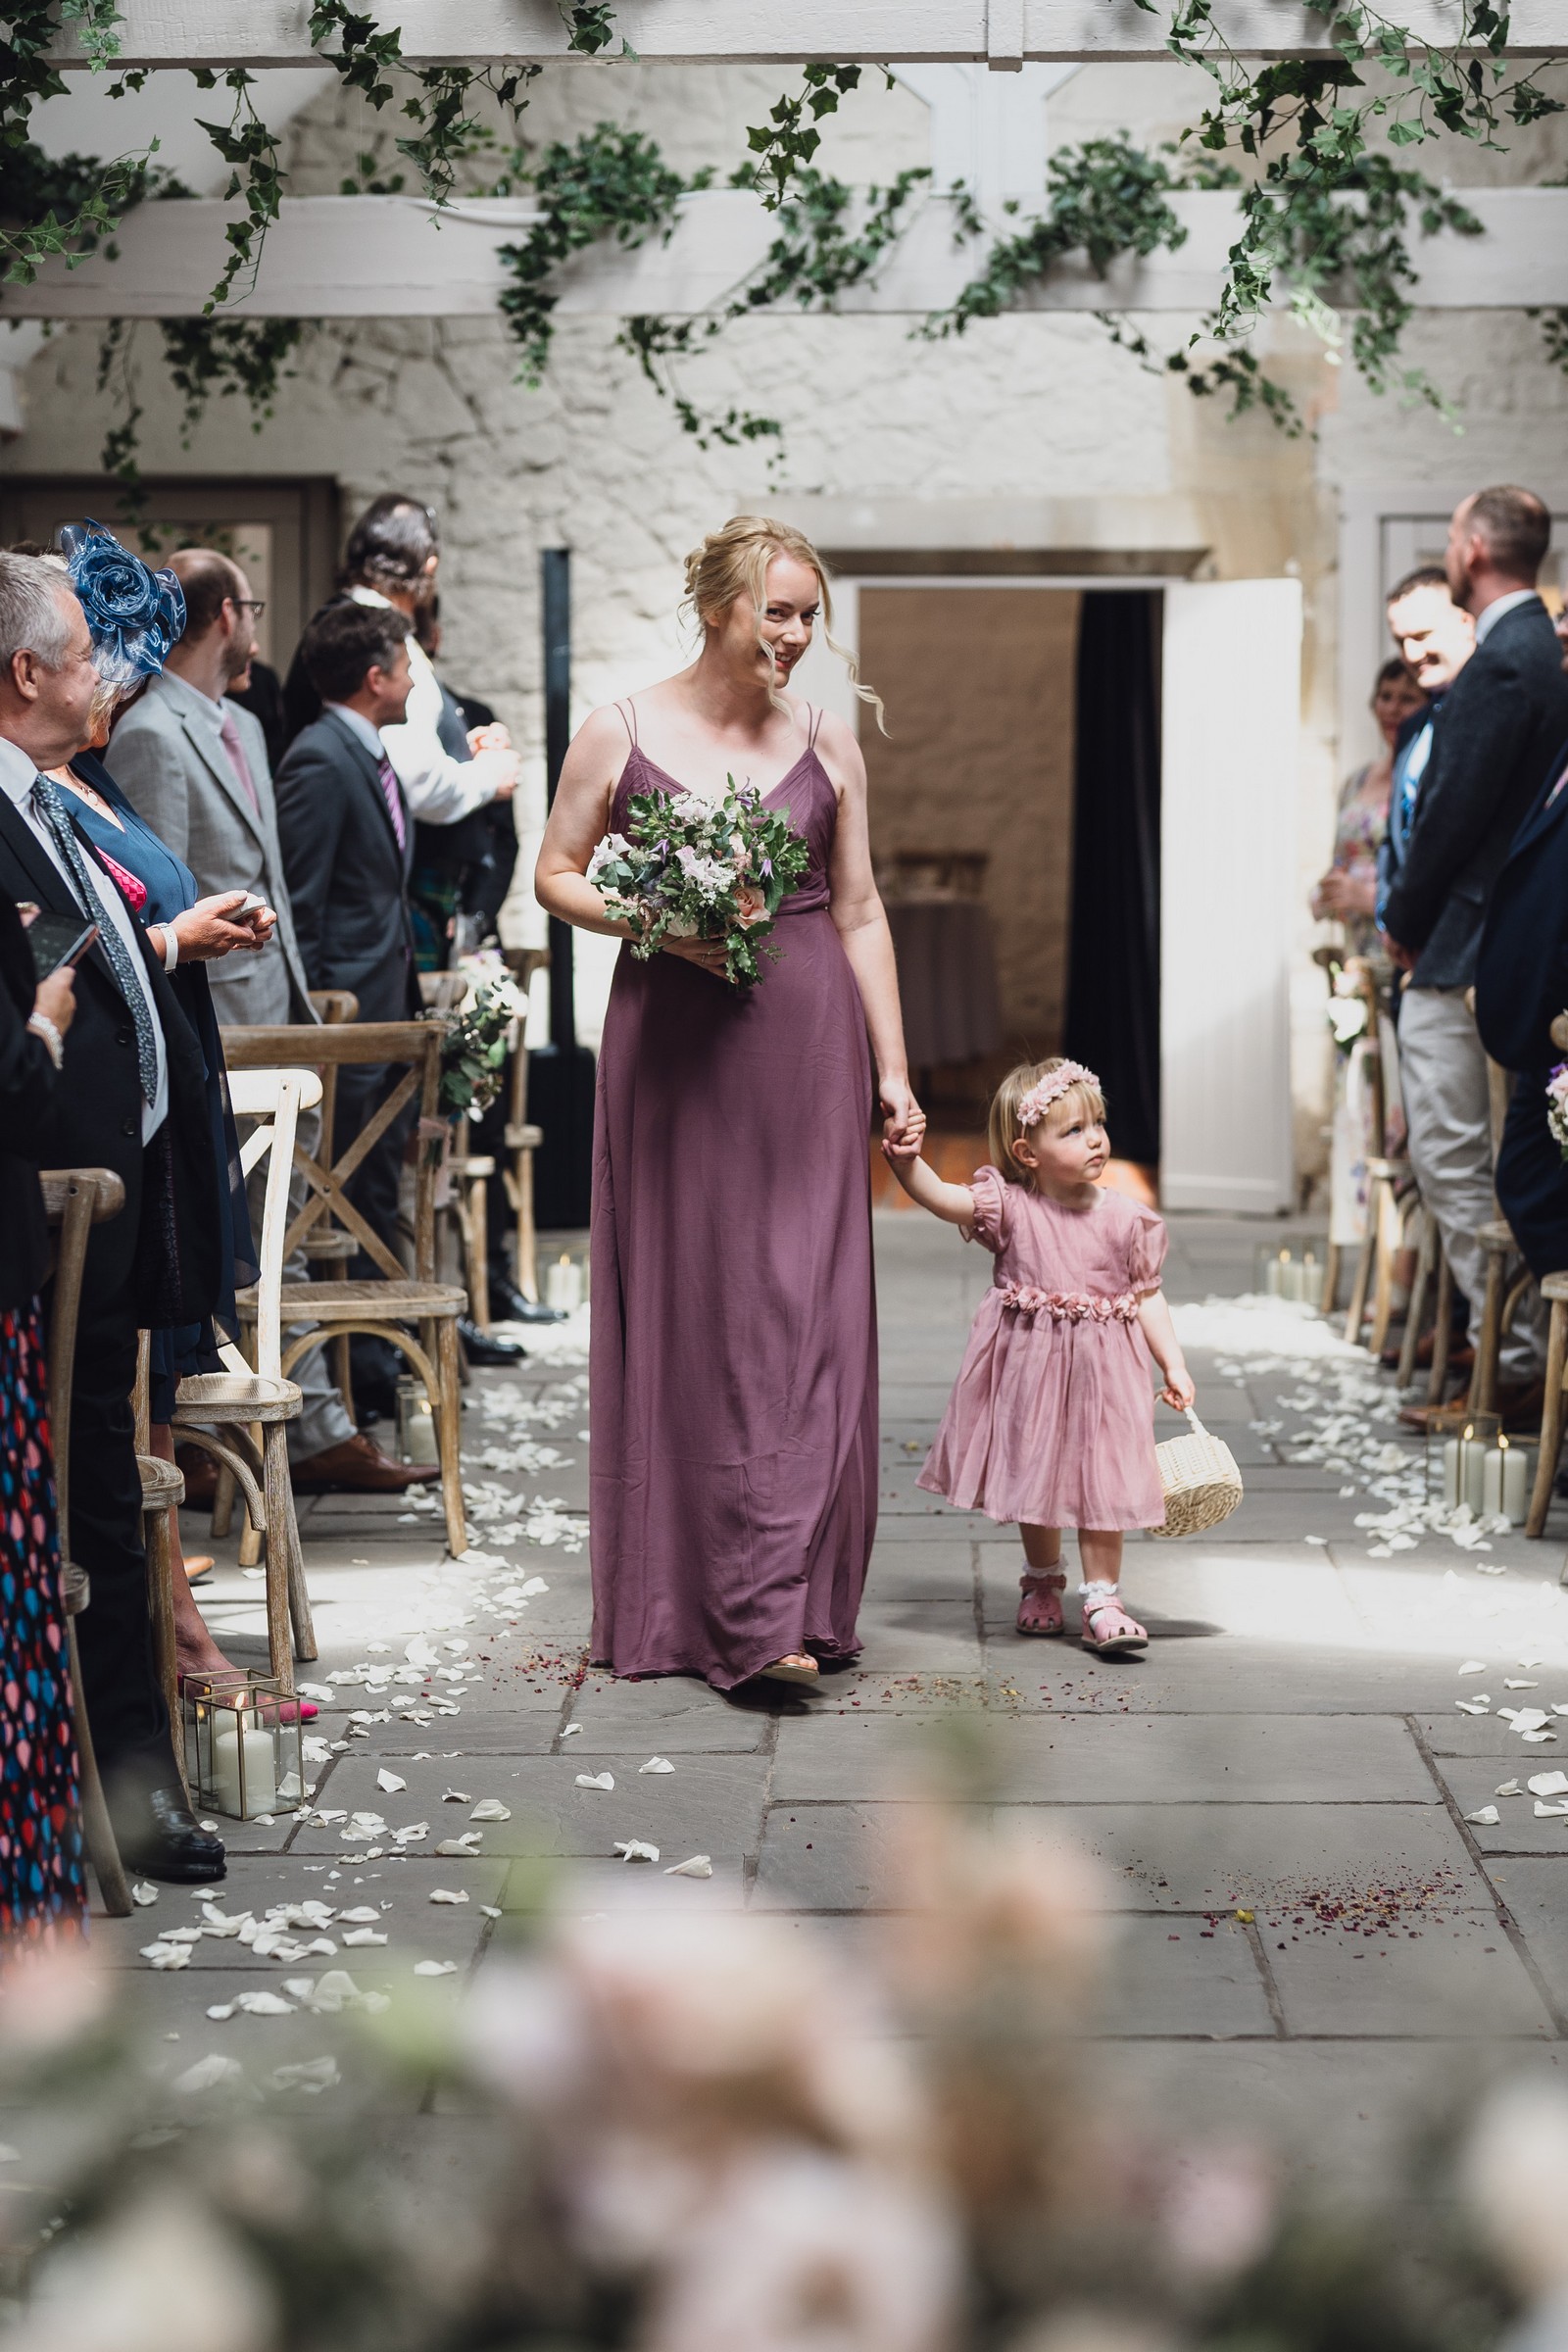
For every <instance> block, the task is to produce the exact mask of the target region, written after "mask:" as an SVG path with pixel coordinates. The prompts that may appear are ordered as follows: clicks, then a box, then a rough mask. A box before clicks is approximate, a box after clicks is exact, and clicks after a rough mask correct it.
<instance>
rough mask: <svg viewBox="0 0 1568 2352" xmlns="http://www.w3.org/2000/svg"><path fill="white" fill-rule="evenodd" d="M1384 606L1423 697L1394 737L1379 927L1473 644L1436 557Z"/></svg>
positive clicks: (1472, 632) (1470, 625)
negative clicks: (1447, 699) (1440, 725)
mask: <svg viewBox="0 0 1568 2352" xmlns="http://www.w3.org/2000/svg"><path fill="white" fill-rule="evenodd" d="M1386 611H1387V613H1388V616H1389V630H1390V634H1391V635H1392V636H1393V638H1394V641H1395V643H1396V645H1397V647H1398V649H1399V651H1400V653H1401V654H1402V655H1403V657H1404V661H1405V663H1406V666H1407V667H1408V669H1409V670H1410V673H1411V675H1412V676H1413V677H1414V679H1415V681H1416V684H1417V685H1418V686H1419V687H1420V689H1421V692H1422V694H1423V695H1424V696H1425V698H1426V700H1425V704H1424V706H1423V707H1422V708H1421V709H1420V710H1418V711H1415V712H1413V713H1412V715H1411V716H1410V717H1409V718H1407V719H1405V720H1404V722H1403V723H1402V725H1401V726H1400V728H1399V731H1398V734H1397V736H1396V737H1395V742H1394V776H1393V784H1392V788H1391V790H1390V794H1389V821H1388V825H1387V827H1386V828H1385V831H1384V835H1383V840H1382V842H1381V843H1380V845H1379V848H1378V887H1377V907H1376V915H1377V927H1378V929H1379V931H1381V930H1382V929H1383V916H1384V911H1385V909H1386V907H1387V906H1388V902H1389V893H1390V891H1391V890H1392V889H1393V888H1394V878H1395V876H1396V874H1397V872H1398V870H1399V867H1400V866H1401V865H1402V863H1403V862H1404V852H1405V845H1406V843H1407V842H1408V841H1409V838H1410V827H1411V825H1412V824H1413V823H1414V821H1415V805H1416V798H1417V796H1418V794H1419V793H1420V790H1421V783H1422V779H1423V777H1424V776H1425V775H1426V772H1427V762H1428V760H1430V759H1431V757H1432V746H1433V742H1434V740H1435V738H1436V730H1437V722H1438V713H1439V711H1441V710H1442V709H1443V698H1444V696H1445V695H1446V693H1447V691H1448V688H1449V687H1450V686H1451V685H1452V684H1453V681H1454V679H1455V678H1456V677H1457V676H1458V675H1459V672H1460V670H1461V669H1463V667H1464V665H1465V663H1466V662H1468V661H1469V659H1470V657H1471V655H1472V654H1473V653H1474V652H1475V650H1476V624H1475V622H1474V621H1473V620H1472V619H1471V617H1470V615H1469V613H1467V612H1466V611H1465V610H1464V608H1463V606H1462V605H1456V604H1455V603H1454V601H1453V598H1452V596H1451V595H1450V594H1449V592H1448V575H1447V573H1446V571H1445V570H1443V568H1442V567H1441V565H1438V564H1422V565H1421V566H1420V567H1419V568H1418V569H1417V570H1415V571H1411V572H1406V574H1405V576H1404V578H1403V579H1402V580H1400V581H1398V582H1397V584H1396V586H1395V587H1394V588H1392V589H1391V590H1390V592H1389V598H1388V604H1387V607H1386Z"/></svg>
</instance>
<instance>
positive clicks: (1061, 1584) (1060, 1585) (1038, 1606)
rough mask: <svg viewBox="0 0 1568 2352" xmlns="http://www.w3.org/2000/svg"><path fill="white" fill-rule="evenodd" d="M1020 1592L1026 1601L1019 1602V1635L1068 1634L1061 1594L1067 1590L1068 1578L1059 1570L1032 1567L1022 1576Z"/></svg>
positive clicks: (1017, 1629) (1019, 1584)
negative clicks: (1063, 1621) (1063, 1619)
mask: <svg viewBox="0 0 1568 2352" xmlns="http://www.w3.org/2000/svg"><path fill="white" fill-rule="evenodd" d="M1018 1590H1019V1591H1020V1592H1021V1593H1022V1594H1023V1598H1022V1600H1020V1601H1019V1603H1018V1618H1017V1623H1016V1626H1015V1627H1014V1631H1015V1632H1017V1633H1020V1634H1043V1635H1046V1636H1048V1637H1050V1636H1054V1635H1057V1634H1064V1633H1065V1632H1066V1630H1067V1629H1066V1627H1065V1625H1064V1624H1063V1623H1062V1617H1061V1601H1060V1598H1059V1595H1060V1594H1061V1593H1065V1592H1066V1590H1067V1579H1066V1577H1065V1576H1063V1575H1062V1574H1061V1573H1060V1571H1059V1570H1057V1569H1055V1568H1031V1569H1029V1570H1028V1571H1027V1572H1026V1573H1025V1574H1024V1575H1022V1576H1020V1577H1019V1579H1018Z"/></svg>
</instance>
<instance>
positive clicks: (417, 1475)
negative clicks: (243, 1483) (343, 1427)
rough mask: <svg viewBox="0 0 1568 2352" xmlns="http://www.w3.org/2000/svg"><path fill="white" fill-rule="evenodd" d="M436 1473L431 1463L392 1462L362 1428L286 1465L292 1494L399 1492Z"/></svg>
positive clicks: (422, 1483) (420, 1484)
mask: <svg viewBox="0 0 1568 2352" xmlns="http://www.w3.org/2000/svg"><path fill="white" fill-rule="evenodd" d="M440 1475H441V1472H440V1469H439V1468H438V1466H437V1465H436V1464H435V1463H434V1462H395V1461H394V1460H393V1459H392V1457H391V1455H390V1454H388V1453H382V1451H381V1450H380V1448H379V1447H378V1446H376V1445H375V1443H374V1442H373V1440H371V1439H369V1438H368V1437H367V1436H366V1435H365V1433H364V1431H363V1430H362V1431H361V1432H360V1433H359V1435H358V1436H357V1437H352V1438H345V1439H344V1440H343V1443H342V1445H341V1446H327V1447H326V1449H325V1451H324V1452H321V1453H311V1454H307V1455H306V1457H305V1459H304V1461H303V1462H291V1463H290V1465H289V1479H290V1482H291V1484H292V1485H293V1488H294V1492H295V1494H296V1495H401V1494H402V1492H403V1490H404V1488H405V1487H423V1486H428V1485H429V1484H430V1482H431V1481H432V1480H433V1479H438V1478H439V1477H440Z"/></svg>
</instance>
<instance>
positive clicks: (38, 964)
mask: <svg viewBox="0 0 1568 2352" xmlns="http://www.w3.org/2000/svg"><path fill="white" fill-rule="evenodd" d="M97 936H98V926H97V924H96V923H84V922H83V921H82V919H81V916H80V915H79V914H35V915H34V916H33V918H32V920H31V922H30V923H29V924H28V925H27V945H28V947H29V948H30V949H31V950H32V968H33V970H34V971H35V972H36V974H37V975H38V978H39V979H40V980H47V979H48V977H49V974H50V973H51V972H58V971H59V969H60V967H61V965H62V964H63V963H78V962H79V961H80V960H81V958H82V956H85V955H86V953H87V950H88V949H89V948H90V947H91V946H92V943H93V941H94V940H95V939H96V938H97Z"/></svg>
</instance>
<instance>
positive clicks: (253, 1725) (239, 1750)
mask: <svg viewBox="0 0 1568 2352" xmlns="http://www.w3.org/2000/svg"><path fill="white" fill-rule="evenodd" d="M212 1726H213V1781H212V1787H213V1802H214V1803H215V1804H216V1805H217V1807H218V1809H219V1811H220V1812H221V1813H227V1814H229V1815H231V1816H232V1817H233V1818H234V1819H235V1820H238V1821H243V1820H244V1819H245V1818H246V1817H247V1816H250V1817H252V1818H254V1816H255V1815H256V1814H258V1813H270V1812H271V1811H272V1809H273V1807H274V1805H275V1804H276V1802H277V1786H276V1783H275V1781H274V1779H273V1777H272V1735H271V1733H270V1732H265V1731H263V1729H262V1727H261V1725H260V1724H259V1723H258V1722H257V1720H256V1716H255V1714H254V1712H253V1711H252V1710H251V1709H250V1708H248V1707H243V1706H241V1707H232V1708H231V1707H215V1708H214V1710H213V1717H212ZM242 1741H243V1747H242V1745H241V1742H242ZM241 1754H243V1756H244V1770H245V1787H244V1792H243V1801H242V1798H241V1790H240V1758H241Z"/></svg>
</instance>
